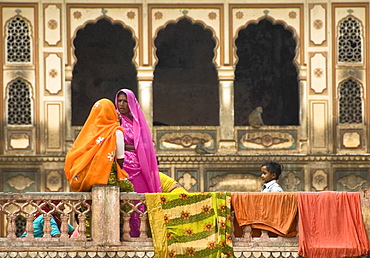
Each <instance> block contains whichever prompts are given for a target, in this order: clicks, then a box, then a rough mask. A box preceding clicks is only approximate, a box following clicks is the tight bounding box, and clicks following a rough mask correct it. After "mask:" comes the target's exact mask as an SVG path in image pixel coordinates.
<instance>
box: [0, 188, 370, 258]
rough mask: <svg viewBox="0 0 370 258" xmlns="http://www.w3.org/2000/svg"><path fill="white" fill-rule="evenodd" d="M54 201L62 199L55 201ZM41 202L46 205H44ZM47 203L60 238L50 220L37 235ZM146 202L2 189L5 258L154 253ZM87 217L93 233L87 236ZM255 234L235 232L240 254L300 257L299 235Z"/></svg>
mask: <svg viewBox="0 0 370 258" xmlns="http://www.w3.org/2000/svg"><path fill="white" fill-rule="evenodd" d="M368 190H369V188H364V189H362V190H361V192H360V193H361V201H362V203H363V204H364V205H363V214H364V221H365V224H366V228H367V229H368V228H369V225H367V224H368V222H369V219H368V217H369V215H368V214H369V207H368V205H367V204H368V203H369V200H370V197H369V196H370V193H369V191H368ZM51 200H61V202H60V203H59V204H58V205H54V204H51V203H50V201H51ZM40 201H43V202H44V204H39V202H40ZM45 203H49V204H50V205H51V206H52V207H53V210H55V211H58V212H60V213H61V219H62V225H61V236H60V237H56V238H53V237H51V235H50V230H51V229H50V223H45V225H44V232H45V234H44V236H43V237H42V238H34V237H33V234H32V233H33V219H34V215H35V214H36V213H45V212H44V211H42V210H41V208H42V205H45ZM142 205H144V206H145V196H144V194H137V193H120V192H119V189H118V187H115V186H94V187H93V189H92V191H91V192H88V193H86V192H85V193H50V192H49V193H24V194H19V193H0V219H1V227H0V230H1V231H0V257H13V258H18V257H57V258H58V257H67V258H68V257H91V258H92V257H144V258H145V257H154V247H153V242H152V238H151V236H150V230H148V223H147V212H146V211H145V210H144V211H143V210H142V209H140V208H139V207H140V206H142ZM134 213H137V214H138V215H139V218H140V220H141V226H140V236H139V237H136V238H134V237H131V236H130V225H129V220H130V217H131V216H132V214H134ZM19 216H22V217H19ZM44 217H45V221H46V222H48V221H50V219H51V215H49V214H44ZM75 217H77V218H78V220H79V232H80V233H81V234H80V235H79V237H77V238H70V237H69V235H68V232H67V231H68V226H67V223H70V224H72V225H73V226H77V222H76V220H75ZM20 218H23V223H24V222H25V221H26V222H27V223H25V224H26V225H25V228H24V230H25V231H27V232H28V233H27V235H26V237H24V238H20V237H19V235H20V234H21V233H22V232H21V231H22V230H21V231H20V230H19V228H20V225H17V223H18V224H19V222H20V221H21V220H20ZM87 219H88V220H89V221H90V226H91V231H90V233H91V235H90V236H86V234H85V233H86V231H87V229H86V227H85V221H86V220H87ZM24 220H25V221H24ZM148 232H149V234H148ZM250 232H251V228H250V227H249V226H247V227H244V229H243V232H242V233H241V234H239V236H236V235H235V234H233V246H234V252H235V257H298V253H297V251H298V237H293V238H286V237H281V236H277V237H276V236H275V237H270V236H269V235H268V233H267V232H266V231H262V233H261V235H260V236H259V237H252V236H251V234H250ZM368 232H369V231H368ZM271 255H272V256H271Z"/></svg>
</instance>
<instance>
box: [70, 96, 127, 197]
mask: <svg viewBox="0 0 370 258" xmlns="http://www.w3.org/2000/svg"><path fill="white" fill-rule="evenodd" d="M117 130H120V131H122V132H123V129H122V127H121V126H120V125H119V122H118V115H117V112H116V109H115V107H114V104H113V102H112V101H110V100H109V99H101V100H99V101H97V102H96V103H95V104H94V106H93V107H92V109H91V111H90V115H89V117H88V118H87V120H86V122H85V124H84V126H83V127H82V129H81V132H80V133H79V135H78V136H77V139H76V140H75V142H74V144H73V145H72V148H71V149H70V151H69V152H68V153H67V156H66V161H65V165H64V172H65V175H66V177H67V180H68V181H69V184H70V186H71V189H72V191H74V192H87V191H90V190H91V187H92V186H93V185H106V184H107V182H108V178H109V174H110V171H111V168H112V164H113V162H115V160H116V159H115V151H116V131H117ZM127 176H128V175H127V173H126V172H125V171H124V170H122V169H121V168H120V166H119V165H118V164H117V178H118V179H119V180H120V179H124V178H127Z"/></svg>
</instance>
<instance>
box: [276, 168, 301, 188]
mask: <svg viewBox="0 0 370 258" xmlns="http://www.w3.org/2000/svg"><path fill="white" fill-rule="evenodd" d="M278 183H279V184H280V185H281V187H282V188H283V190H284V191H286V192H296V191H303V190H304V177H303V169H301V170H299V169H294V170H290V169H284V170H283V173H282V174H281V175H280V178H279V181H278Z"/></svg>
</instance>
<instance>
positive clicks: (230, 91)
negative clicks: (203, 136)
mask: <svg viewBox="0 0 370 258" xmlns="http://www.w3.org/2000/svg"><path fill="white" fill-rule="evenodd" d="M218 78H219V91H220V142H219V152H221V153H236V145H235V139H234V69H233V68H232V67H221V68H219V70H218Z"/></svg>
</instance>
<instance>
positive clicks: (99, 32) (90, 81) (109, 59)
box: [72, 18, 137, 126]
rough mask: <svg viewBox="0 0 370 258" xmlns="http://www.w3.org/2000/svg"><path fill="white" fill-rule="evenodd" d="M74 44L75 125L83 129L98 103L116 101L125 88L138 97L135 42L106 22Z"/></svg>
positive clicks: (95, 25)
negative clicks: (118, 94) (117, 94)
mask: <svg viewBox="0 0 370 258" xmlns="http://www.w3.org/2000/svg"><path fill="white" fill-rule="evenodd" d="M73 44H74V46H75V55H76V59H77V63H76V65H75V66H74V68H73V79H72V125H75V126H81V125H83V124H84V123H85V120H86V118H87V116H88V115H89V112H90V109H91V107H92V106H93V104H94V103H95V102H96V101H97V100H99V99H101V98H108V99H111V100H112V101H113V100H114V96H115V94H116V92H117V91H118V90H119V89H122V88H129V89H131V90H133V91H134V92H135V94H136V93H137V73H136V68H135V65H134V64H133V62H132V60H133V57H134V47H135V40H134V39H133V35H132V32H131V31H130V30H129V29H127V28H124V27H123V25H122V24H120V23H112V22H111V21H110V20H108V19H105V18H103V19H100V20H98V21H97V22H96V23H89V24H87V25H86V26H85V27H84V28H82V29H80V30H79V31H78V32H77V36H76V38H75V40H74V41H73Z"/></svg>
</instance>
